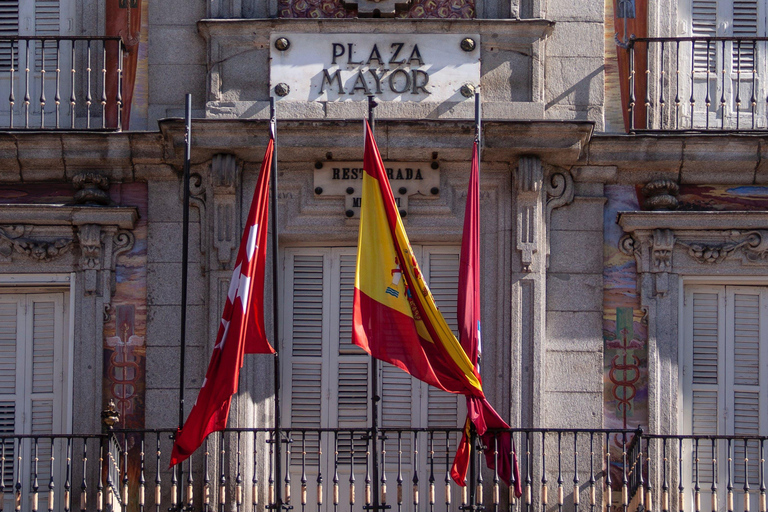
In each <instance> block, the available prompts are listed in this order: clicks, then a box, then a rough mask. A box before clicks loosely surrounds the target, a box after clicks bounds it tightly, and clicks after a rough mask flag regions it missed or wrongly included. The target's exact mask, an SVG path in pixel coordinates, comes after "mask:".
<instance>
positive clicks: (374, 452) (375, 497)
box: [363, 94, 383, 511]
mask: <svg viewBox="0 0 768 512" xmlns="http://www.w3.org/2000/svg"><path fill="white" fill-rule="evenodd" d="M374 108H376V100H374V98H373V94H371V95H370V96H368V125H369V126H370V127H371V133H372V134H373V133H374V116H373V109H374ZM379 400H381V397H380V396H379V360H378V359H376V358H375V357H373V356H371V469H372V471H371V479H372V482H371V489H372V490H373V493H372V496H371V498H372V502H371V506H370V507H363V508H364V509H371V510H374V511H378V510H379V509H381V508H383V507H381V506H380V505H379V450H378V442H379Z"/></svg>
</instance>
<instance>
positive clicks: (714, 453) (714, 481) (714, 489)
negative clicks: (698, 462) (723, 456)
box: [709, 439, 717, 512]
mask: <svg viewBox="0 0 768 512" xmlns="http://www.w3.org/2000/svg"><path fill="white" fill-rule="evenodd" d="M709 490H710V492H711V493H712V495H711V504H712V512H717V441H716V440H715V439H712V486H711V487H710V488H709Z"/></svg>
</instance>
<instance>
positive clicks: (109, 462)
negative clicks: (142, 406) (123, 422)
mask: <svg viewBox="0 0 768 512" xmlns="http://www.w3.org/2000/svg"><path fill="white" fill-rule="evenodd" d="M112 440H113V437H112V436H110V438H109V439H107V445H106V448H105V447H102V449H101V453H102V458H103V459H104V464H106V466H107V471H106V473H107V485H106V487H105V488H106V491H105V495H104V498H105V502H106V506H107V511H108V512H112V510H114V508H113V503H114V495H113V489H114V488H115V487H114V486H115V482H113V481H112V469H113V468H114V467H115V464H116V461H115V460H114V459H113V456H112V442H113V441H112Z"/></svg>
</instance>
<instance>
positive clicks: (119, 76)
mask: <svg viewBox="0 0 768 512" xmlns="http://www.w3.org/2000/svg"><path fill="white" fill-rule="evenodd" d="M116 44H117V53H118V59H117V97H116V98H115V103H116V104H117V126H116V128H117V131H122V129H123V124H122V121H123V41H122V40H118V41H116Z"/></svg>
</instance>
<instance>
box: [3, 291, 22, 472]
mask: <svg viewBox="0 0 768 512" xmlns="http://www.w3.org/2000/svg"><path fill="white" fill-rule="evenodd" d="M19 313H22V314H23V307H22V308H20V304H19V302H18V296H9V297H2V296H0V436H2V435H3V434H13V433H14V432H17V426H16V422H17V421H20V420H21V415H20V414H17V394H16V390H17V389H18V388H20V387H21V386H17V380H19V379H20V378H22V376H21V375H20V372H17V364H18V361H19V359H20V355H21V354H19V352H20V351H21V350H23V349H22V346H23V344H22V343H20V341H23V338H22V340H19V338H20V337H21V336H23V325H22V326H21V332H19V322H18V318H19ZM22 320H23V316H22ZM19 412H20V411H19ZM4 448H5V463H4V464H3V467H2V468H0V471H2V475H0V478H3V481H4V482H13V475H14V463H15V459H16V457H15V453H14V443H13V441H12V440H6V441H5V446H4ZM2 449H3V447H2V446H0V450H2Z"/></svg>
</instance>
